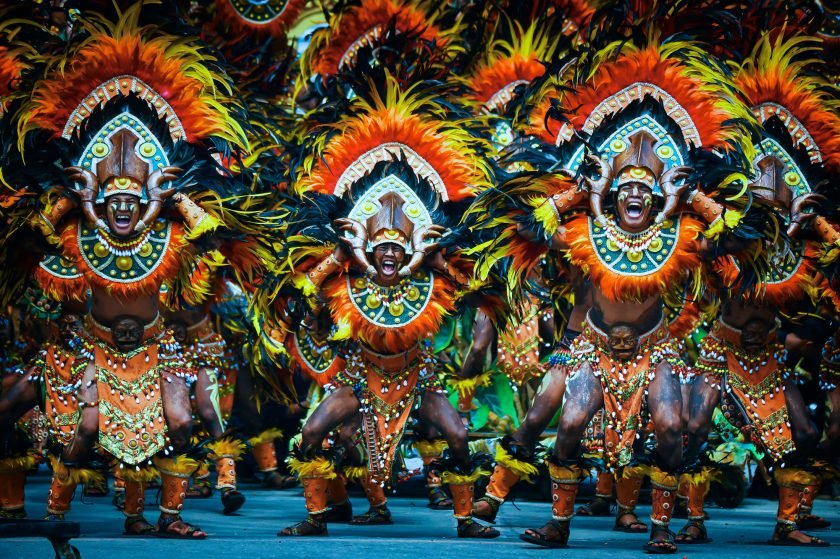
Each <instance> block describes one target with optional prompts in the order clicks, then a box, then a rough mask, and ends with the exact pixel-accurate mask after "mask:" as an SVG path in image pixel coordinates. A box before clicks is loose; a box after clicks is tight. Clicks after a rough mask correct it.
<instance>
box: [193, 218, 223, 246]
mask: <svg viewBox="0 0 840 559" xmlns="http://www.w3.org/2000/svg"><path fill="white" fill-rule="evenodd" d="M221 224H222V223H221V222H220V221H219V220H218V219H216V218H215V217H213V216H212V215H210V214H205V215H204V217H202V218H201V220H200V221H199V222H198V223H196V224H195V226H194V227H192V228H191V229H190V230H189V231H188V232H187V233H186V234H185V235H184V238H185V239H187V240H188V241H194V240H196V239H198V238H199V237H202V236H204V235H206V234H207V233H211V232H213V231H215V230H216V229H218V228H219V226H220V225H221Z"/></svg>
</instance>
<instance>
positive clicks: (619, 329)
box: [607, 324, 639, 361]
mask: <svg viewBox="0 0 840 559" xmlns="http://www.w3.org/2000/svg"><path fill="white" fill-rule="evenodd" d="M607 345H609V347H610V351H611V352H612V354H613V356H614V357H615V358H616V359H621V360H622V361H628V360H630V359H633V358H634V357H635V356H636V352H637V350H638V348H639V336H638V334H636V329H635V328H633V327H632V326H630V325H629V324H619V325H617V326H613V327H612V328H610V332H609V337H608V338H607Z"/></svg>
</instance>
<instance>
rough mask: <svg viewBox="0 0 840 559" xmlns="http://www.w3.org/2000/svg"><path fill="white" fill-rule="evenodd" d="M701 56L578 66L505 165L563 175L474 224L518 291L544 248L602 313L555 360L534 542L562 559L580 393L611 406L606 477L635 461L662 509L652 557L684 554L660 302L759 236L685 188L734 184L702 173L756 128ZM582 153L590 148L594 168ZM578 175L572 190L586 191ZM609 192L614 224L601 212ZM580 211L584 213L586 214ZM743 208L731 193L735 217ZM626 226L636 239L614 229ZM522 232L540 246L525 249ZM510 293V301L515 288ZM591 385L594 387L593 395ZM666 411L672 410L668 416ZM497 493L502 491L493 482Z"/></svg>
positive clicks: (655, 48) (577, 469)
mask: <svg viewBox="0 0 840 559" xmlns="http://www.w3.org/2000/svg"><path fill="white" fill-rule="evenodd" d="M700 52H701V47H700V45H699V44H693V43H689V42H681V41H676V40H672V41H664V42H662V43H659V44H657V43H656V42H651V43H650V44H648V45H646V46H641V47H636V48H635V49H628V50H626V51H623V52H622V51H619V52H617V53H615V54H614V56H610V57H607V58H609V61H607V59H606V58H602V57H600V56H599V55H598V54H591V55H590V56H591V58H589V57H583V58H582V59H580V60H578V61H577V62H576V64H575V66H574V67H575V69H576V75H578V76H584V78H583V79H581V80H580V82H579V83H575V84H573V87H572V89H571V90H570V91H565V89H567V86H566V83H565V82H564V81H563V77H564V76H563V75H562V74H561V75H560V77H559V78H558V77H554V78H552V79H551V80H548V81H546V83H545V85H544V86H543V87H541V88H539V90H538V91H535V92H534V98H533V100H532V101H531V103H533V104H534V108H533V110H532V111H531V113H530V122H531V123H532V124H531V133H532V134H533V135H534V136H535V138H530V139H528V140H527V141H528V142H529V143H530V144H531V145H530V146H528V147H525V145H524V142H523V143H522V144H523V145H516V144H514V145H512V146H511V151H512V155H511V157H510V159H511V160H513V161H515V160H516V157H515V155H513V154H515V153H517V149H519V150H520V151H519V153H520V154H522V156H521V159H523V160H524V161H526V162H529V163H531V164H537V165H540V166H542V165H546V166H548V165H550V166H551V167H553V168H562V169H564V171H565V172H564V173H557V174H540V173H524V174H523V175H522V176H520V177H514V178H513V179H511V180H510V181H508V183H507V184H505V185H502V186H501V187H500V189H501V190H502V191H503V192H504V196H500V195H498V194H496V193H495V192H492V191H491V192H490V193H488V195H487V196H483V197H479V199H478V201H477V203H476V204H475V205H474V206H475V208H474V209H473V210H472V211H473V213H475V214H478V215H481V214H485V215H486V217H485V218H484V219H482V220H481V221H482V222H483V223H484V225H485V226H488V227H491V228H494V229H496V230H497V235H496V237H497V239H496V240H495V241H493V242H492V243H489V244H488V245H485V246H484V247H482V248H483V249H484V256H483V257H484V258H487V262H488V263H491V262H495V261H497V260H498V259H504V258H507V259H508V260H509V261H510V264H509V266H510V269H511V271H512V273H511V274H508V276H509V277H511V276H513V277H516V276H517V275H518V276H519V277H521V278H524V277H526V276H527V273H528V270H529V269H530V267H531V266H532V265H533V264H534V263H535V261H536V259H537V258H539V257H540V256H541V255H542V254H544V253H545V252H546V248H545V247H542V248H540V247H539V245H538V244H537V242H538V241H550V243H551V244H552V245H554V246H557V247H560V248H561V249H562V250H564V251H567V258H568V259H569V261H570V262H571V264H572V265H573V266H575V267H577V268H578V269H579V270H581V271H583V272H584V273H585V274H586V275H587V277H588V279H589V280H590V281H591V284H592V293H593V303H594V304H593V308H592V309H591V310H590V311H589V314H588V318H587V321H586V322H587V323H586V325H585V327H584V332H583V333H582V334H581V336H580V337H578V338H577V339H576V340H575V341H574V342H573V343H572V345H571V347H570V348H569V350H567V351H563V352H560V353H558V355H557V356H556V357H555V359H554V360H553V362H552V365H553V366H554V368H556V369H557V370H558V372H557V373H555V374H558V375H560V376H562V375H565V374H568V380H567V381H566V395H567V397H566V398H565V400H566V404H565V405H564V407H563V411H562V412H561V416H560V425H559V431H558V443H557V445H556V446H555V459H554V461H553V462H550V463H549V470H550V473H551V477H552V480H553V482H552V487H553V501H554V503H555V505H554V507H553V512H554V515H553V518H554V520H553V521H552V522H550V523H549V524H548V525H546V527H545V528H543V529H542V530H541V531H528V532H526V534H524V535H523V536H522V537H523V539H525V540H526V541H529V542H532V543H536V544H540V545H548V546H558V545H561V546H562V545H565V541H566V539H567V538H568V523H569V520H570V518H571V517H572V515H573V513H574V508H573V504H574V496H575V494H576V492H577V484H578V483H579V481H580V477H581V473H582V470H581V466H580V464H579V463H578V460H577V458H576V457H575V456H576V455H577V453H578V452H579V450H578V447H579V442H580V439H579V438H576V437H577V436H578V434H579V435H582V434H583V430H584V429H585V427H586V423H588V422H589V421H590V419H591V417H592V416H593V415H594V414H595V412H597V410H596V409H589V408H586V409H584V407H585V406H587V405H590V404H587V403H582V402H581V399H580V398H579V397H577V395H576V391H579V390H585V391H587V392H591V393H592V400H593V401H599V400H600V399H603V404H604V407H605V425H604V430H605V452H604V465H605V466H606V467H607V468H608V469H610V470H612V469H616V468H626V467H628V466H631V465H634V464H637V463H638V462H639V461H642V464H646V463H647V464H649V470H650V476H651V479H652V481H653V484H654V490H653V497H652V498H653V501H654V510H653V514H652V515H651V520H652V522H653V527H652V539H651V542H650V543H649V544H648V546H647V549H648V550H650V551H654V552H673V551H674V550H675V549H676V548H675V546H674V544H673V539H672V537H671V536H670V535H669V532H668V530H667V526H668V523H669V520H670V516H671V512H672V510H673V504H674V498H675V493H676V486H677V483H676V476H675V469H676V467H677V465H678V463H679V459H678V457H679V451H680V449H679V446H678V443H679V440H678V439H679V437H678V432H679V430H680V427H679V407H680V404H679V403H680V398H679V394H676V395H675V394H674V390H676V391H678V390H679V389H678V386H679V383H678V381H677V380H676V379H677V377H678V376H683V375H684V374H685V373H686V371H685V368H684V365H683V362H682V359H681V357H680V355H679V353H678V351H677V347H676V345H675V343H674V342H673V341H671V340H670V336H669V333H668V328H667V326H666V325H665V324H664V321H665V318H666V317H665V306H664V301H663V298H664V296H665V294H666V293H667V292H668V291H670V290H671V289H673V286H676V285H686V284H689V285H690V284H692V283H693V284H694V285H698V284H699V283H700V262H701V249H702V244H701V240H703V238H704V236H705V237H706V238H710V239H713V240H717V239H719V238H721V237H722V236H730V234H732V233H735V234H746V235H749V234H750V230H747V231H746V233H742V230H741V229H740V228H738V225H739V224H740V223H741V222H742V221H743V220H746V218H745V216H744V215H743V213H741V212H737V211H735V210H726V209H725V208H723V207H722V206H720V205H719V204H718V203H717V202H715V201H714V200H713V199H712V198H710V197H709V196H707V195H705V194H704V193H703V192H701V191H700V190H699V189H697V187H696V186H693V183H692V182H688V181H686V182H684V183H683V184H680V183H681V182H682V181H684V180H686V179H688V178H689V176H696V179H695V180H696V181H698V182H701V183H703V184H704V185H705V186H706V188H722V187H724V186H726V182H725V181H720V183H723V184H722V186H719V182H715V181H714V180H713V179H712V178H711V177H710V176H709V175H708V173H707V172H706V171H705V170H704V167H703V162H704V161H706V160H709V159H708V158H714V157H715V156H713V155H712V153H711V152H712V150H719V151H721V152H722V153H723V152H725V153H732V154H737V151H736V149H737V148H738V145H737V141H738V139H739V138H740V134H739V132H740V128H739V127H738V126H737V125H736V120H735V119H738V118H740V117H744V116H745V115H746V114H747V111H746V109H745V108H743V107H742V106H741V105H740V104H739V103H738V102H737V101H735V100H734V99H733V87H732V84H731V81H730V80H728V78H727V77H726V72H725V70H724V69H723V68H722V67H721V66H720V65H717V63H716V62H715V61H713V60H708V61H703V62H701V61H700V59H701V58H702V57H701V56H700ZM602 54H604V53H602ZM590 62H591V67H590ZM556 96H559V99H557V98H555V97H556ZM535 139H538V140H539V141H540V142H538V143H537V142H535ZM589 150H597V152H596V153H597V155H595V154H592V153H591V152H590V151H589ZM526 154H531V157H527V156H526ZM732 159H733V160H734V161H735V165H734V166H730V167H728V168H729V169H732V171H731V172H732V173H733V176H732V177H730V178H729V179H728V182H732V181H733V180H734V178H733V177H736V176H737V177H739V176H741V175H737V173H736V170H737V169H738V168H743V167H738V166H737V163H739V162H738V161H737V159H735V158H734V157H732ZM710 161H713V159H711V160H710ZM688 165H691V166H692V167H693V168H692V167H687V166H688ZM720 165H721V166H723V165H730V164H729V163H723V162H721V163H720ZM592 167H595V169H598V178H595V179H593V178H590V176H591V175H589V173H591V172H592ZM571 177H579V178H578V181H579V183H580V184H578V183H577V182H576V181H574V180H572V179H571ZM690 188H693V192H692V193H691V195H690V196H689V198H688V204H683V199H682V195H683V193H685V192H686V191H687V190H688V189H690ZM613 194H616V197H615V199H614V200H615V208H616V211H615V213H606V212H605V210H604V207H605V204H607V203H609V202H610V200H611V199H612V197H611V195H613ZM587 198H588V206H589V211H588V212H586V211H585V209H586V206H584V205H582V203H583V202H584V201H585V200H586V199H587ZM735 199H737V195H735V196H732V197H731V198H730V199H728V200H730V201H729V202H728V203H733V201H734V200H735ZM624 204H627V206H624ZM631 206H634V207H635V209H630V208H631ZM652 206H656V209H654V207H652ZM506 207H507V208H508V209H506ZM622 208H625V209H622ZM625 210H626V211H625ZM695 213H696V214H699V217H700V218H701V219H698V218H697V217H695V216H694V215H692V214H695ZM704 221H705V223H704ZM625 222H626V223H628V224H631V225H620V223H625ZM522 231H526V232H529V233H530V238H531V239H534V241H532V242H528V241H526V239H525V238H523V237H522V236H521V232H522ZM480 269H483V267H481V268H480ZM509 285H510V286H512V287H513V288H514V289H515V288H516V283H515V280H513V281H511V282H510V283H509ZM631 309H638V310H631ZM640 313H641V314H640ZM609 316H612V317H613V318H609ZM610 321H611V322H610ZM625 330H626V331H627V333H629V332H631V331H632V340H630V339H629V338H628V339H627V344H626V345H625V344H623V343H622V342H621V339H622V337H623V336H624V334H622V333H621V332H624V331H625ZM640 330H642V331H640ZM644 330H647V333H643V332H644ZM616 344H617V345H616ZM621 347H624V349H623V350H620V349H617V348H621ZM621 354H623V356H620V355H621ZM594 383H597V385H598V386H599V389H598V391H599V394H598V395H597V396H596V395H595V394H594V392H593V391H594V390H595V389H594V388H593V385H594ZM654 386H655V387H656V388H655V389H654V388H653V387H654ZM654 391H655V392H656V393H657V394H662V395H665V394H667V396H661V398H665V400H661V399H660V400H659V401H657V402H656V404H655V405H654V404H651V403H649V402H648V394H649V393H650V394H653V393H654ZM570 397H572V399H570ZM586 401H589V400H588V399H584V402H586ZM592 405H594V404H592ZM582 406H584V407H582ZM669 406H670V408H669V409H671V410H672V411H671V412H668V413H665V412H664V411H663V410H664V409H665V408H666V407H669ZM578 408H580V409H578ZM555 409H556V408H555ZM645 409H648V410H650V411H651V412H652V417H651V419H652V420H653V427H654V430H655V432H656V438H657V447H658V450H657V452H656V454H655V455H654V456H652V457H649V458H648V457H644V456H640V455H639V454H638V451H637V450H636V449H634V447H635V446H637V445H638V444H639V440H640V434H639V431H640V430H641V429H642V428H643V427H644V426H645V425H646V424H647V419H646V418H644V415H643V411H644V410H645ZM576 414H579V415H576ZM564 416H565V417H564ZM584 419H585V423H584V424H581V423H580V422H581V421H583V420H584ZM561 443H562V444H561ZM666 443H667V447H665V446H664V445H666ZM561 448H562V450H558V449H561ZM663 448H667V450H663ZM507 450H508V454H510V451H509V449H507ZM525 450H526V451H527V449H525ZM523 456H527V452H526V453H525V454H523ZM499 464H500V465H501V466H503V467H504V468H506V469H507V470H508V472H510V473H508V472H503V473H504V474H505V475H504V476H499V474H500V473H501V472H500V470H499V468H498V466H497V470H496V472H495V473H494V477H497V476H498V477H500V478H501V479H504V481H505V482H507V483H509V482H510V481H513V480H515V479H516V478H517V477H519V475H521V474H519V473H518V472H516V470H514V469H513V468H517V469H519V470H520V472H521V473H526V472H525V468H524V467H522V460H521V459H519V457H517V456H515V455H514V457H513V460H512V461H509V462H507V463H506V461H505V460H499ZM511 466H512V467H511ZM507 483H505V485H507ZM490 490H491V491H493V490H495V487H494V485H493V484H492V483H491V486H490ZM503 490H504V488H503ZM496 508H497V507H496Z"/></svg>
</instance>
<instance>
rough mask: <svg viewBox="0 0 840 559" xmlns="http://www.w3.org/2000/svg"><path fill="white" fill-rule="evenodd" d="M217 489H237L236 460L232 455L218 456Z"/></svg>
mask: <svg viewBox="0 0 840 559" xmlns="http://www.w3.org/2000/svg"><path fill="white" fill-rule="evenodd" d="M216 474H217V479H216V489H224V488H226V487H227V488H230V489H236V462H235V461H234V460H233V458H231V457H230V456H221V457H219V458H216Z"/></svg>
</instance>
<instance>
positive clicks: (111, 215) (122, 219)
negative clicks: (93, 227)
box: [105, 194, 140, 237]
mask: <svg viewBox="0 0 840 559" xmlns="http://www.w3.org/2000/svg"><path fill="white" fill-rule="evenodd" d="M105 210H106V211H107V213H108V227H109V228H110V229H111V233H113V234H114V235H116V236H118V237H130V236H131V235H133V234H134V227H135V226H136V225H137V222H138V221H139V220H140V199H139V198H138V197H137V196H132V195H131V194H114V195H113V196H109V197H108V200H107V201H106V203H105Z"/></svg>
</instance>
